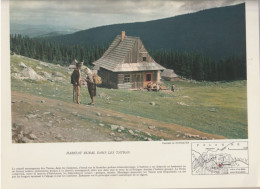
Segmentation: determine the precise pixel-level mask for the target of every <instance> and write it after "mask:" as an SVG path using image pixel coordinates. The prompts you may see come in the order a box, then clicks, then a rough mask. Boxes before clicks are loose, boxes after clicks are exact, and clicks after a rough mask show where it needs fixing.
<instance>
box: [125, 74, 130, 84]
mask: <svg viewBox="0 0 260 189" xmlns="http://www.w3.org/2000/svg"><path fill="white" fill-rule="evenodd" d="M129 82H130V75H129V74H128V75H125V76H124V83H129Z"/></svg>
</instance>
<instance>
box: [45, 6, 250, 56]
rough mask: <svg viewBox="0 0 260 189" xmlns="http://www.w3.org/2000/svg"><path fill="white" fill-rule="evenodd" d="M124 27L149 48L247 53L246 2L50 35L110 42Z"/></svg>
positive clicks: (77, 40) (71, 40)
mask: <svg viewBox="0 0 260 189" xmlns="http://www.w3.org/2000/svg"><path fill="white" fill-rule="evenodd" d="M122 30H125V31H126V35H129V36H139V37H140V38H141V39H142V41H143V42H144V44H145V46H146V47H147V48H148V49H156V50H158V49H173V50H175V51H195V52H202V53H205V54H208V55H210V56H213V57H215V58H221V57H226V56H231V55H241V56H245V50H246V36H245V4H239V5H235V6H229V7H221V8H214V9H208V10H203V11H200V12H196V13H192V14H186V15H180V16H176V17H171V18H166V19H160V20H153V21H148V22H138V23H126V24H115V25H108V26H101V27H97V28H92V29H88V30H84V31H79V32H76V33H73V34H69V35H64V36H58V37H50V38H46V39H47V40H49V41H57V42H59V43H63V44H70V45H71V44H94V45H103V44H109V43H111V41H112V40H113V39H114V38H115V36H116V35H118V34H120V32H121V31H122Z"/></svg>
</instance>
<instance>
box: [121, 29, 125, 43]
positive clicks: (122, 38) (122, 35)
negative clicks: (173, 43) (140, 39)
mask: <svg viewBox="0 0 260 189" xmlns="http://www.w3.org/2000/svg"><path fill="white" fill-rule="evenodd" d="M124 39H125V31H122V34H121V41H124Z"/></svg>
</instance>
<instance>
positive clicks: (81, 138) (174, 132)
mask: <svg viewBox="0 0 260 189" xmlns="http://www.w3.org/2000/svg"><path fill="white" fill-rule="evenodd" d="M12 120H13V127H12V130H13V142H41V143H42V142H90V141H96V142H99V141H145V140H147V141H151V140H190V139H192V140H194V139H195V140H197V139H212V138H214V139H224V137H223V136H218V135H212V134H207V133H203V132H200V131H198V130H195V129H192V128H188V127H183V126H180V125H176V124H169V123H164V122H159V121H156V120H152V119H148V118H143V117H139V116H133V115H128V114H123V113H119V112H116V111H112V110H108V109H104V108H99V107H95V106H86V105H77V104H73V103H67V102H63V101H59V100H54V99H48V98H44V97H40V96H34V95H31V94H27V93H20V92H16V91H12Z"/></svg>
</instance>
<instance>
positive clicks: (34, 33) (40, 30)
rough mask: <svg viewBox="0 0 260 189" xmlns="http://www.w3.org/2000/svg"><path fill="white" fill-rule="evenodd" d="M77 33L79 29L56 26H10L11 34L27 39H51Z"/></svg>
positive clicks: (12, 24)
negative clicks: (26, 37)
mask: <svg viewBox="0 0 260 189" xmlns="http://www.w3.org/2000/svg"><path fill="white" fill-rule="evenodd" d="M76 31H79V29H75V28H69V27H66V26H58V25H29V24H19V23H11V24H10V33H11V34H21V35H23V36H28V37H51V36H58V35H65V34H70V33H74V32H76Z"/></svg>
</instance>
